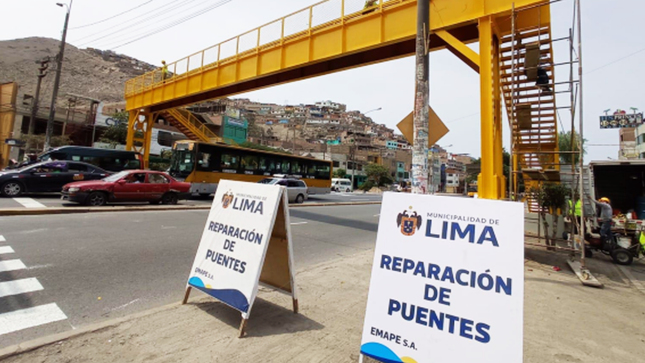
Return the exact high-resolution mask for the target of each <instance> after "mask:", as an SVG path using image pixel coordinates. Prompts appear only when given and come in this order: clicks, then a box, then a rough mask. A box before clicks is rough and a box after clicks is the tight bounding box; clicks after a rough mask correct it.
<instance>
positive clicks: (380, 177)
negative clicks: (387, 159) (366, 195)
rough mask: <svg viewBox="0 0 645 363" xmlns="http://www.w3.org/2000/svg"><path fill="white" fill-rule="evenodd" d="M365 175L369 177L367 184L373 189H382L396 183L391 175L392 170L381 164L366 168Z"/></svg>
mask: <svg viewBox="0 0 645 363" xmlns="http://www.w3.org/2000/svg"><path fill="white" fill-rule="evenodd" d="M365 174H366V175H367V182H366V184H367V183H370V184H371V185H372V186H373V187H374V186H376V187H382V186H385V185H389V184H392V183H394V179H392V176H391V175H390V170H388V168H386V167H384V166H383V165H379V164H369V165H367V166H366V167H365Z"/></svg>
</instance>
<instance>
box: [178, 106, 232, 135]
mask: <svg viewBox="0 0 645 363" xmlns="http://www.w3.org/2000/svg"><path fill="white" fill-rule="evenodd" d="M167 112H168V113H170V114H171V115H172V116H173V117H174V118H175V119H177V121H179V122H182V121H184V120H185V121H187V122H188V124H189V125H187V127H189V128H190V126H192V127H193V128H195V129H196V130H197V131H198V132H201V133H202V134H204V136H206V138H208V139H218V140H219V139H220V137H219V136H217V134H215V133H214V132H213V131H212V130H211V129H209V128H208V127H206V124H205V123H203V122H201V121H199V120H198V119H197V117H195V115H193V114H192V113H191V112H190V111H188V110H184V109H180V108H175V109H170V110H167ZM191 131H193V132H194V130H191Z"/></svg>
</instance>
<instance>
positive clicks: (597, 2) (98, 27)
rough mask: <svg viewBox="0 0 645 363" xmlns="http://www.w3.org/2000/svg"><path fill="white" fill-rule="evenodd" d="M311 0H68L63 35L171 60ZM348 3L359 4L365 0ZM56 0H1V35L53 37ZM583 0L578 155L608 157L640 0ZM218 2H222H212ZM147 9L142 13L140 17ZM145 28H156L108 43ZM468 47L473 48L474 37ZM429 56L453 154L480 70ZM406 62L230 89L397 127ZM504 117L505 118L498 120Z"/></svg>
mask: <svg viewBox="0 0 645 363" xmlns="http://www.w3.org/2000/svg"><path fill="white" fill-rule="evenodd" d="M316 2H318V0H274V1H266V0H265V1H260V0H228V1H227V0H223V1H222V0H110V1H96V0H76V1H74V4H73V8H72V13H71V18H70V28H71V29H70V31H69V34H68V41H69V42H70V43H71V44H73V45H74V46H77V47H80V48H85V47H95V48H99V49H114V50H115V51H117V52H119V53H124V54H127V55H129V56H132V57H135V58H138V59H141V60H144V61H147V62H149V63H152V64H157V65H159V64H160V62H161V60H162V59H165V60H166V61H168V62H171V61H174V60H177V59H180V58H183V57H185V56H187V55H190V54H192V53H194V52H197V51H199V50H201V49H204V48H207V47H209V46H212V45H214V44H217V43H219V42H221V41H223V40H227V39H229V38H231V37H233V36H236V35H238V34H241V33H244V32H245V31H248V30H250V29H253V28H255V27H257V26H260V25H263V24H265V23H268V22H270V21H272V20H275V19H277V18H280V17H282V16H284V15H287V14H289V13H292V12H294V11H297V10H299V9H302V8H304V7H306V6H308V5H311V4H314V3H316ZM346 2H347V3H350V4H351V3H355V4H353V5H354V6H361V5H360V4H362V3H363V0H346ZM55 3H56V0H23V1H5V2H4V4H3V5H4V12H3V13H4V15H5V16H4V17H3V21H2V22H0V40H8V39H15V38H24V37H31V36H40V37H49V38H57V39H59V38H60V36H61V31H62V27H63V22H64V17H65V11H64V10H63V8H60V7H57V6H56V5H55ZM582 3H583V5H582V8H583V9H582V10H583V16H582V20H583V31H582V34H583V65H584V72H585V74H584V78H583V81H584V115H585V130H584V132H585V138H586V139H588V143H589V146H588V147H587V149H588V155H587V157H586V160H602V159H607V158H608V157H611V158H614V159H615V158H617V153H618V147H617V144H618V131H616V130H601V129H600V128H599V122H598V116H599V115H601V114H602V111H603V110H605V109H608V108H611V109H616V108H621V109H629V108H630V107H638V108H643V109H645V105H643V104H641V102H642V92H639V91H638V87H639V86H638V85H639V84H643V83H644V81H645V74H644V73H643V72H642V71H641V70H642V66H639V64H640V63H641V62H643V61H645V38H644V36H643V35H642V34H643V31H642V25H641V23H642V14H644V13H645V1H640V0H614V1H606V0H605V1H603V0H583V1H582ZM218 4H219V5H221V6H219V7H215V6H216V5H218ZM138 5H141V6H140V7H139V8H138V9H135V10H133V11H130V12H128V13H126V14H122V15H119V16H116V17H115V18H114V19H111V20H108V21H105V22H101V23H98V24H95V25H91V26H86V27H82V28H76V29H75V27H80V26H83V25H87V24H91V23H94V22H98V21H101V20H103V19H105V18H108V17H111V16H115V15H117V14H119V13H121V12H124V11H126V10H128V9H131V8H133V7H136V6H138ZM182 5H186V6H183V7H182ZM160 7H161V8H160ZM208 7H212V8H213V9H212V10H210V11H209V12H206V13H204V14H203V15H200V16H198V17H196V18H194V19H191V20H189V21H187V22H185V23H183V24H181V25H178V26H175V27H174V28H171V29H168V30H165V31H159V28H161V27H163V26H164V25H167V24H172V23H173V22H176V21H177V20H178V19H183V18H186V17H188V16H190V15H191V14H193V13H195V12H196V11H199V10H200V9H205V8H208ZM158 8H159V9H158ZM155 9H158V10H155ZM572 10H573V1H572V0H563V1H561V2H559V3H556V4H553V5H552V17H553V25H552V28H553V37H554V38H559V37H564V36H567V35H568V31H569V28H570V27H571V23H572V20H573V18H572ZM146 18H150V19H149V20H147V21H146ZM146 34H154V35H152V36H149V37H146V38H144V39H142V40H139V41H135V42H133V43H131V44H128V45H124V46H122V47H119V48H116V47H118V46H119V45H121V44H124V43H127V42H128V41H131V40H134V39H136V38H138V37H139V36H143V35H146ZM99 38H100V39H99ZM115 48H116V49H115ZM474 48H475V49H476V48H477V45H476V44H475V45H474ZM555 51H556V54H555V58H556V62H562V61H568V58H569V52H568V49H567V45H566V43H565V42H561V44H560V45H558V46H556V47H555ZM634 53H636V54H634ZM430 63H431V65H430V68H431V70H430V77H431V78H430V84H431V89H430V104H431V105H432V107H433V108H434V109H435V110H436V111H437V113H438V115H439V116H440V117H441V118H442V119H443V120H444V121H445V122H446V124H447V125H448V127H449V128H450V129H451V131H450V133H449V134H448V135H446V136H445V137H444V138H443V139H442V140H441V141H440V142H439V143H440V144H441V145H444V146H447V145H451V144H452V145H453V146H452V147H450V148H449V149H450V150H451V151H452V152H455V153H470V154H471V155H473V156H479V155H480V140H479V128H480V126H479V77H478V75H477V74H476V73H475V72H474V71H472V70H471V69H470V68H468V67H467V66H466V65H464V64H463V63H461V62H460V61H459V60H458V59H456V58H455V57H454V56H453V55H452V54H450V53H448V52H447V51H439V52H434V53H432V54H431V57H430ZM413 66H414V60H413V58H412V57H408V58H404V59H399V60H396V61H390V62H387V63H381V64H378V65H372V66H368V67H363V68H358V69H354V70H350V71H345V72H341V73H336V74H332V75H327V76H322V77H318V78H314V79H310V80H306V81H301V82H296V83H291V84H287V85H282V86H276V87H272V88H268V89H264V90H260V91H255V92H250V93H247V94H243V95H239V96H236V97H248V98H250V99H252V100H254V101H260V102H274V103H286V102H288V103H292V104H298V103H313V102H316V101H321V100H328V99H329V100H333V101H336V102H341V103H345V104H347V107H348V108H349V109H358V110H361V111H363V112H366V111H369V110H372V109H376V108H379V107H382V110H381V111H376V112H372V113H370V114H369V116H371V117H372V118H373V119H374V120H375V121H376V122H378V123H384V124H386V125H388V126H389V127H391V128H395V125H396V124H397V123H398V122H399V121H400V120H401V119H402V118H403V117H404V116H405V115H407V114H408V113H409V112H410V111H411V110H412V105H413V91H414V73H413ZM63 69H64V67H63ZM556 77H557V78H558V79H559V80H565V79H568V77H569V73H568V67H558V68H557V69H556ZM568 104H569V102H568V95H565V96H563V97H560V98H559V99H558V105H559V106H567V105H568ZM560 116H561V121H562V124H563V125H564V129H565V130H568V129H569V126H568V125H569V124H570V117H569V111H568V110H566V109H562V110H560ZM504 125H505V126H506V125H507V123H506V121H505V123H504ZM508 138H509V136H508V128H507V127H506V128H505V130H504V144H505V145H506V147H507V148H508ZM594 144H595V145H598V144H612V145H614V146H610V147H606V146H593V145H594Z"/></svg>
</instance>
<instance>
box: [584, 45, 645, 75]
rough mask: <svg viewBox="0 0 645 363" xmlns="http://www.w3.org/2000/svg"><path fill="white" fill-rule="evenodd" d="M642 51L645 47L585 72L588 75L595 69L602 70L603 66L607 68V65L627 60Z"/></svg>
mask: <svg viewBox="0 0 645 363" xmlns="http://www.w3.org/2000/svg"><path fill="white" fill-rule="evenodd" d="M641 52H645V48H643V49H640V50H637V51H635V52H634V53H631V54H628V55H626V56H624V57H622V58H618V59H616V60H614V61H611V62H609V63H607V64H605V65H602V66H600V67H598V68H594V69H592V70H590V71H587V72H585V73H584V74H585V75H587V74H590V73H593V72H595V71H598V70H601V69H603V68H605V67H609V66H610V65H612V64H615V63H618V62H620V61H622V60H625V59H627V58H629V57H633V56H635V55H636V54H638V53H641Z"/></svg>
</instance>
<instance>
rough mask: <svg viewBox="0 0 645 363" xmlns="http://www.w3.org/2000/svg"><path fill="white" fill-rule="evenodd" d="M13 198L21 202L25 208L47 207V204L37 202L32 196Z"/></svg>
mask: <svg viewBox="0 0 645 363" xmlns="http://www.w3.org/2000/svg"><path fill="white" fill-rule="evenodd" d="M13 200H14V201H16V202H18V203H20V204H21V205H22V206H23V207H25V208H47V206H46V205H44V204H42V203H40V202H37V201H35V200H34V199H32V198H13Z"/></svg>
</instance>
